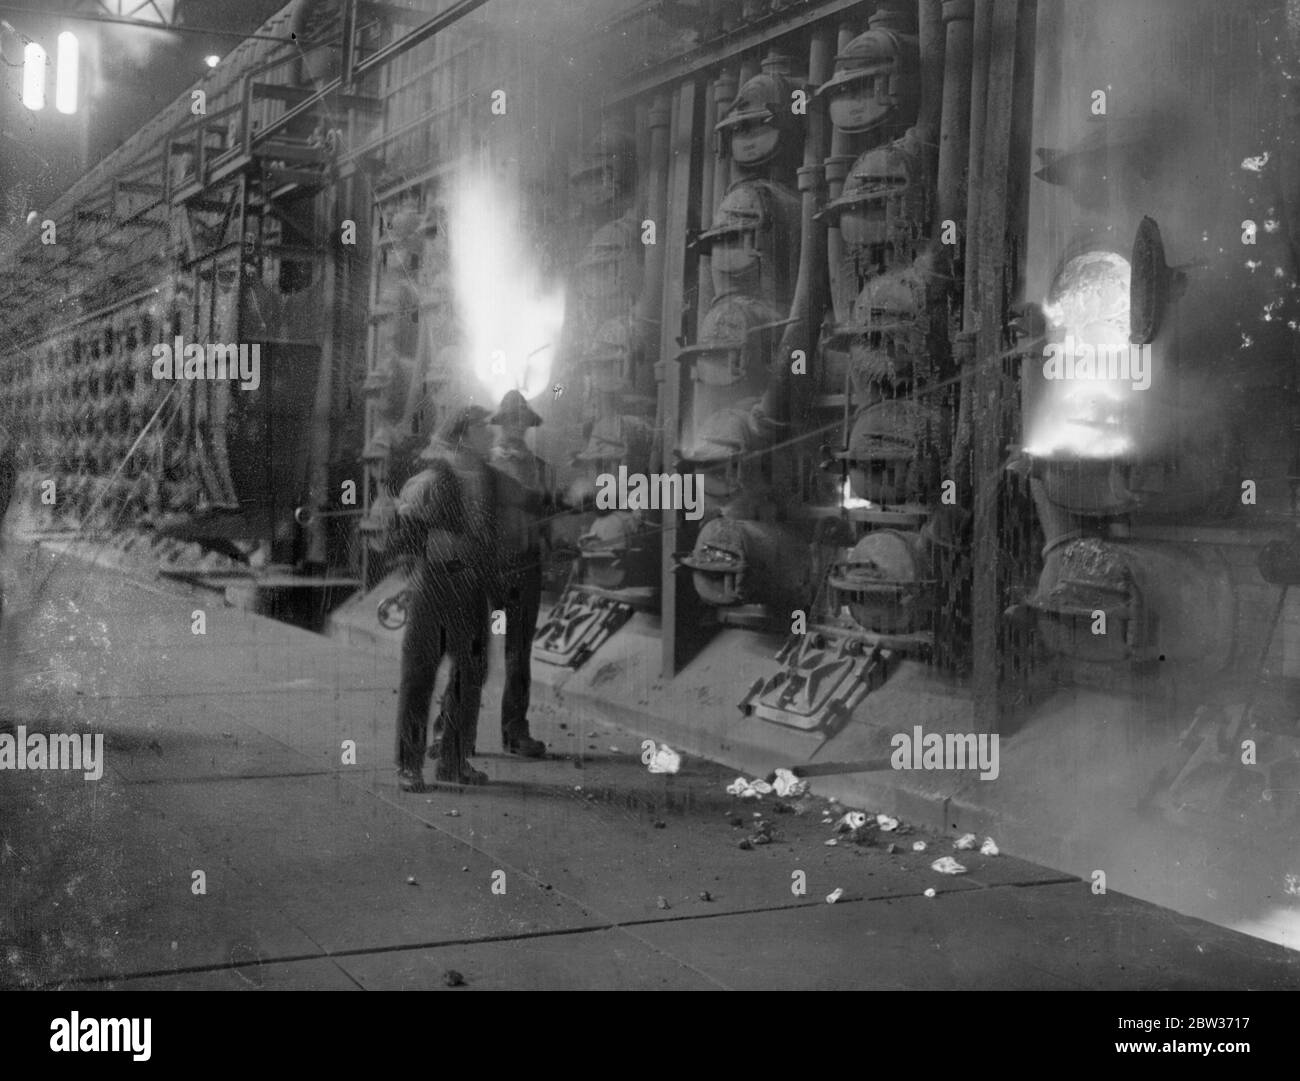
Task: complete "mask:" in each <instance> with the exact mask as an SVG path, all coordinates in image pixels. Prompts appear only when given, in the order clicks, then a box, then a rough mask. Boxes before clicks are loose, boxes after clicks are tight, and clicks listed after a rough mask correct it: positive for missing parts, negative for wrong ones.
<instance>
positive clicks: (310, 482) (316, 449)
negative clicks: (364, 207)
mask: <svg viewBox="0 0 1300 1081" xmlns="http://www.w3.org/2000/svg"><path fill="white" fill-rule="evenodd" d="M323 201H324V203H325V204H326V206H328V207H329V209H330V211H332V212H333V213H332V214H331V215H330V216H329V217H327V218H326V220H327V221H339V220H341V219H342V218H344V217H347V215H346V214H339V213H338V211H339V210H340V209H341V203H342V200H341V199H340V198H339V193H338V188H337V186H331V187H330V189H329V192H328V194H327V195H326V196H325V199H324V200H323ZM331 235H334V234H331ZM337 260H338V255H337V249H336V247H335V246H334V244H333V243H332V242H331V243H330V245H329V252H328V254H327V255H326V256H325V275H324V281H323V282H322V285H321V296H322V299H323V300H324V302H325V319H324V322H325V335H324V338H323V340H322V341H321V351H320V360H319V362H318V364H317V368H316V396H315V398H314V400H313V402H312V410H311V426H310V428H309V432H310V435H309V437H308V438H309V443H308V459H307V470H308V472H307V506H308V507H310V508H311V509H312V511H313V512H315V511H317V510H319V509H324V508H325V507H326V504H327V502H328V500H329V452H330V430H331V425H330V421H331V414H332V412H333V408H332V407H333V404H334V356H335V352H336V350H337V349H338V342H337V340H336V339H337V337H338V332H339V307H340V305H339V303H338V295H337V294H338V281H339V279H338V273H337V271H338V266H337ZM267 390H268V391H269V390H270V387H269V385H268V387H267ZM267 397H268V398H269V397H270V395H269V394H268V395H267ZM328 521H329V519H328V518H322V517H321V515H320V514H318V513H313V515H312V519H311V521H310V522H309V523H308V525H307V555H306V561H307V563H309V564H313V563H314V564H319V565H324V564H325V563H326V562H327V559H328V553H327V546H326V542H325V533H326V528H327V527H326V523H327V522H328Z"/></svg>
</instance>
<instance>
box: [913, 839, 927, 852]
mask: <svg viewBox="0 0 1300 1081" xmlns="http://www.w3.org/2000/svg"><path fill="white" fill-rule="evenodd" d="M912 851H913V852H924V851H925V842H924V841H913V842H912Z"/></svg>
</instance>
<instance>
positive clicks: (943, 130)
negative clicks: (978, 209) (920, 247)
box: [935, 0, 975, 226]
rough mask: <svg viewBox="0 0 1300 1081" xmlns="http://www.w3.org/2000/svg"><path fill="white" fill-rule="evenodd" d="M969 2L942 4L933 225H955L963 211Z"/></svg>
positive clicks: (967, 140)
mask: <svg viewBox="0 0 1300 1081" xmlns="http://www.w3.org/2000/svg"><path fill="white" fill-rule="evenodd" d="M974 12H975V5H974V2H973V0H943V21H944V25H945V28H946V30H947V44H946V45H945V47H944V61H943V63H944V82H943V113H942V119H941V121H940V125H941V126H940V130H939V182H938V188H937V198H936V200H935V224H936V226H937V225H940V224H941V223H942V222H944V221H945V220H951V221H954V222H959V221H961V219H962V216H963V214H964V213H965V209H966V200H965V198H964V195H963V192H962V173H963V172H964V171H965V169H966V168H967V165H968V161H969V157H970V121H971V102H970V94H971V61H972V57H971V48H972V35H973V26H972V23H971V20H972V17H973V15H974Z"/></svg>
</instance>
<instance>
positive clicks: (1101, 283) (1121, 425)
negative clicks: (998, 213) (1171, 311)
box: [1025, 251, 1133, 458]
mask: <svg viewBox="0 0 1300 1081" xmlns="http://www.w3.org/2000/svg"><path fill="white" fill-rule="evenodd" d="M1130 275H1131V271H1130V267H1129V263H1128V260H1127V259H1125V258H1123V256H1120V255H1117V254H1115V253H1114V252H1108V251H1090V252H1085V253H1083V254H1082V255H1079V256H1076V257H1075V258H1073V259H1071V260H1070V261H1069V262H1068V263H1067V264H1066V266H1065V267H1064V269H1063V270H1062V271H1061V275H1060V277H1059V278H1058V279H1057V280H1056V282H1055V283H1054V285H1053V288H1052V295H1051V296H1050V297H1048V298H1047V300H1046V301H1045V302H1044V304H1043V314H1044V315H1045V316H1046V317H1047V318H1048V320H1049V321H1050V322H1051V323H1052V324H1053V325H1054V326H1055V327H1057V328H1058V329H1064V330H1065V331H1066V334H1067V336H1068V335H1073V337H1074V339H1075V340H1076V341H1078V342H1084V343H1087V344H1089V345H1092V346H1099V345H1120V346H1124V347H1125V348H1127V347H1128V344H1129V279H1130ZM1042 385H1043V386H1044V387H1045V389H1044V391H1043V394H1042V396H1041V398H1040V399H1039V401H1038V402H1037V404H1036V406H1035V407H1034V411H1033V419H1032V421H1031V423H1030V425H1029V438H1028V439H1026V441H1025V443H1026V445H1025V450H1026V451H1027V452H1028V453H1029V454H1032V455H1036V456H1038V457H1052V456H1056V455H1062V454H1064V455H1069V456H1071V457H1077V458H1114V457H1118V456H1120V455H1123V454H1127V453H1128V452H1129V451H1130V450H1132V449H1133V441H1132V439H1131V438H1130V436H1129V432H1128V428H1129V426H1130V425H1131V423H1132V418H1131V417H1129V416H1127V415H1126V414H1127V413H1128V412H1129V407H1130V406H1131V405H1132V394H1133V392H1132V391H1131V390H1129V389H1128V388H1127V387H1126V386H1125V385H1123V384H1121V383H1119V382H1117V381H1113V380H1109V379H1105V378H1098V379H1074V380H1059V379H1058V380H1049V379H1044V381H1043V384H1042Z"/></svg>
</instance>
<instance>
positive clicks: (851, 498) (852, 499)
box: [840, 480, 875, 510]
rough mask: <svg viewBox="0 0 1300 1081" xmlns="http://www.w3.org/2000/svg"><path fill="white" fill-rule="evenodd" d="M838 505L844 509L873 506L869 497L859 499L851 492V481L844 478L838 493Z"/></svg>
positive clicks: (869, 507) (865, 508) (860, 508)
mask: <svg viewBox="0 0 1300 1081" xmlns="http://www.w3.org/2000/svg"><path fill="white" fill-rule="evenodd" d="M840 506H841V507H843V508H844V509H845V510H870V509H871V508H872V507H874V506H875V504H874V503H873V502H871V500H870V499H859V498H858V497H857V496H855V495H854V494H853V482H852V481H850V480H846V481H845V482H844V490H843V492H842V493H841V495H840Z"/></svg>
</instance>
